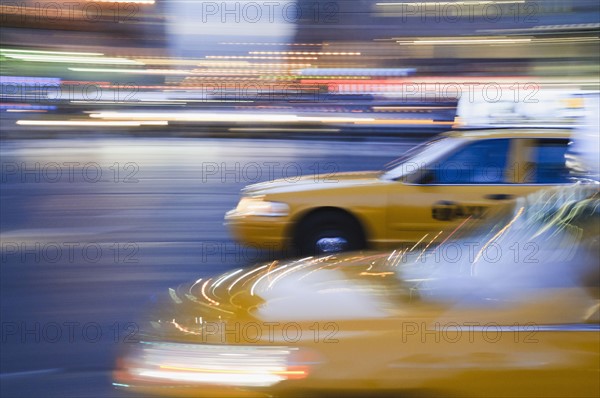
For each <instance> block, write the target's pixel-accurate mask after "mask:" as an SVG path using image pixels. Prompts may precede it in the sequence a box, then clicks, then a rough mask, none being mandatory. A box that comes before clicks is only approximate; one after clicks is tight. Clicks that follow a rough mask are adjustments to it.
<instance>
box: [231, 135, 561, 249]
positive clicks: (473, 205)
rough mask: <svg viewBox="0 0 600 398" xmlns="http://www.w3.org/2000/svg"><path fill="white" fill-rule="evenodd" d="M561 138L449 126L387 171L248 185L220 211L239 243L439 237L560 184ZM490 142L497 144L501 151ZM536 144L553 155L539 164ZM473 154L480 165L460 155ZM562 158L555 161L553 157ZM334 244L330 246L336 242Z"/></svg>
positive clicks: (367, 242) (388, 242) (376, 245)
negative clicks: (341, 237) (233, 203)
mask: <svg viewBox="0 0 600 398" xmlns="http://www.w3.org/2000/svg"><path fill="white" fill-rule="evenodd" d="M569 137H570V133H569V131H566V130H550V129H547V130H512V129H505V130H502V129H496V130H480V131H455V132H448V133H445V134H443V135H441V136H439V137H437V138H436V139H434V140H432V141H430V142H428V143H426V144H424V145H422V146H420V147H418V148H417V149H416V150H414V151H412V152H410V151H409V154H408V156H405V158H404V159H401V160H400V161H398V164H397V166H396V167H395V168H391V169H390V170H388V171H385V172H382V171H376V172H360V173H341V174H337V175H332V176H331V175H330V176H321V175H313V176H305V177H303V178H302V179H300V180H297V181H296V180H294V181H286V180H276V181H271V182H266V183H260V184H255V185H251V186H248V187H246V188H245V189H244V190H243V197H242V199H241V201H240V203H239V205H238V206H237V208H236V209H234V210H232V211H230V212H228V213H227V214H226V216H225V220H226V224H227V225H228V226H229V227H230V230H231V232H232V234H233V236H234V237H235V239H237V240H238V241H240V242H242V243H244V244H246V245H249V246H256V247H264V248H273V249H286V248H289V247H292V246H300V247H301V249H303V250H301V251H302V252H306V254H314V253H320V252H325V253H326V252H328V251H329V250H327V246H326V245H325V247H324V250H319V249H323V247H320V248H315V247H314V246H315V243H316V242H315V240H316V239H321V242H325V243H327V242H326V240H327V238H329V237H331V238H336V236H335V235H336V234H338V235H339V234H340V233H346V234H347V235H348V236H345V237H344V240H345V241H346V243H348V242H347V241H348V240H353V242H350V244H349V245H348V246H349V247H342V248H343V249H362V248H365V247H366V248H370V249H385V248H391V247H398V246H399V245H401V244H406V243H414V242H426V243H434V242H442V241H444V240H446V239H449V238H452V235H453V233H454V231H456V230H457V229H466V228H469V229H474V228H477V227H479V226H485V225H489V224H490V220H491V219H492V218H494V217H496V216H498V215H499V214H501V213H502V212H506V211H509V212H510V211H511V210H512V207H513V206H514V200H512V199H515V198H517V197H522V196H526V195H529V194H531V193H532V192H535V191H538V190H540V189H545V188H548V187H549V186H556V185H560V184H568V183H569V178H568V176H567V174H568V171H567V168H566V166H565V163H564V151H565V150H566V148H567V145H568V142H569ZM482 147H483V148H484V149H485V150H487V151H489V154H488V155H487V156H485V153H484V152H482V149H480V148H482ZM496 147H498V148H500V147H501V148H502V150H500V149H499V151H500V152H501V154H500V155H498V152H497V151H495V150H494V148H496ZM542 147H543V148H544V149H543V151H548V152H547V154H548V156H550V157H554V158H555V159H554V163H553V164H549V163H543V164H542V163H540V156H546V155H541V154H542V149H541V148H542ZM548 148H550V149H548ZM478 153H479V154H482V158H483V159H484V164H481V165H480V166H474V165H473V164H468V162H466V161H465V158H466V160H469V156H472V155H473V154H475V155H477V154H478ZM543 153H546V152H543ZM469 154H471V155H469ZM461 156H462V160H463V161H462V164H461V162H460V159H461ZM561 157H562V159H563V161H562V164H557V163H556V159H560V158H561ZM453 159H458V160H457V161H453ZM545 160H547V159H545ZM453 165H455V166H456V167H455V166H453ZM478 167H479V168H478ZM554 172H555V178H553V177H552V174H553V173H554ZM319 220H322V221H323V226H322V228H321V229H320V230H319ZM336 223H337V224H341V226H340V225H336ZM307 224H308V226H307ZM340 231H341V232H340ZM323 238H325V240H323ZM311 239H312V241H311V242H306V241H307V240H311ZM333 243H334V245H333V246H332V247H333V250H331V251H336V250H337V249H339V248H340V247H339V246H337V249H336V246H335V243H336V242H333ZM342 246H343V244H342ZM313 249H315V250H313Z"/></svg>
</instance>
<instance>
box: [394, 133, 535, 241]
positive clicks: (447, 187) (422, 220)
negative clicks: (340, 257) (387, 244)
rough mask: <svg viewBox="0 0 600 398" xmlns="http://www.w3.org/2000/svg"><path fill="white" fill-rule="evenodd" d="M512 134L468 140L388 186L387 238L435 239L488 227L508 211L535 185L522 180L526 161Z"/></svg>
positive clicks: (527, 173)
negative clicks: (411, 176)
mask: <svg viewBox="0 0 600 398" xmlns="http://www.w3.org/2000/svg"><path fill="white" fill-rule="evenodd" d="M522 144H523V143H521V142H519V140H518V139H514V138H490V139H484V140H476V141H473V140H469V141H467V143H466V144H465V145H462V146H461V147H459V148H457V149H455V150H454V151H453V152H452V153H450V154H447V155H445V156H444V157H443V158H442V159H440V160H438V161H436V162H434V163H432V164H428V165H426V166H425V167H426V170H420V171H419V174H420V176H419V179H417V180H415V181H412V182H400V181H398V182H397V183H398V185H396V186H393V187H392V188H391V191H390V197H389V200H390V206H389V212H390V213H389V215H388V233H389V237H390V241H392V242H422V243H423V244H424V245H426V244H428V243H430V242H440V241H443V240H444V239H447V238H451V237H458V236H460V235H462V234H464V232H465V231H467V230H469V231H473V230H478V229H480V228H482V227H486V228H487V227H489V228H488V231H489V230H490V229H491V227H492V225H490V224H494V223H495V222H496V220H498V219H505V218H506V216H510V215H512V212H513V210H514V205H515V201H514V199H515V198H516V197H517V196H520V195H526V194H528V193H530V192H532V191H534V190H535V189H540V187H538V186H537V185H536V184H529V185H528V184H523V183H522V181H520V180H522V179H523V178H525V176H526V175H531V173H532V172H530V171H529V169H528V168H531V167H532V165H531V164H523V162H522V161H521V156H522V154H521V152H523V151H522V150H520V149H522Z"/></svg>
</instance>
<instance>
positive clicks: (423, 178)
mask: <svg viewBox="0 0 600 398" xmlns="http://www.w3.org/2000/svg"><path fill="white" fill-rule="evenodd" d="M419 174H420V175H419V176H418V178H416V180H415V184H419V185H427V184H434V183H435V172H434V171H433V170H422V171H421V172H420V173H419Z"/></svg>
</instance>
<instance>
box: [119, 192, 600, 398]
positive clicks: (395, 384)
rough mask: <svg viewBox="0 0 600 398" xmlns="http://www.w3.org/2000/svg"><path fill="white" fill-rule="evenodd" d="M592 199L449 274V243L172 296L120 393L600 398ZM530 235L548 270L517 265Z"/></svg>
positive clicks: (270, 269)
mask: <svg viewBox="0 0 600 398" xmlns="http://www.w3.org/2000/svg"><path fill="white" fill-rule="evenodd" d="M568 188H569V189H570V188H571V187H568ZM594 188H595V190H596V194H592V196H591V197H589V198H587V199H583V200H579V201H575V202H573V201H571V200H570V199H568V198H570V197H571V196H570V194H571V193H573V192H572V191H574V190H577V189H578V188H576V189H573V190H572V191H567V192H564V193H565V195H564V197H563V198H562V199H559V201H560V200H562V201H563V204H559V205H558V206H553V205H551V204H550V205H549V204H548V202H549V201H547V200H546V199H544V198H543V197H538V198H537V199H536V200H534V201H533V202H532V205H530V206H528V208H527V209H526V210H524V211H517V212H516V215H517V216H519V217H520V218H519V220H520V223H518V222H515V221H514V219H515V217H514V215H513V217H512V218H511V217H509V218H507V219H505V220H504V221H503V223H504V227H503V228H502V230H503V231H504V232H505V233H504V234H503V235H501V236H495V238H494V242H495V244H496V245H497V246H498V248H501V249H502V250H503V251H504V254H505V256H504V257H502V258H501V259H498V260H497V259H493V258H487V257H486V256H485V255H484V256H479V255H478V256H476V257H475V258H470V256H468V255H465V256H462V257H461V258H460V259H458V261H452V262H449V261H444V260H443V256H442V260H441V261H438V257H437V256H436V251H437V250H438V249H439V248H443V247H444V245H448V243H446V244H442V245H440V246H438V248H436V249H435V250H433V252H432V251H431V250H430V251H429V252H428V254H427V255H423V252H421V250H413V251H409V252H405V251H393V252H384V253H362V254H356V253H345V254H334V255H328V256H321V257H310V258H305V259H301V260H296V261H292V260H289V261H287V262H281V263H279V262H277V261H275V262H273V263H268V264H264V265H260V266H256V267H252V268H244V269H236V270H230V271H228V272H226V273H224V274H221V275H217V276H214V277H209V278H203V279H200V280H197V281H195V282H192V283H189V284H186V285H182V286H180V287H179V288H177V289H170V291H169V294H168V295H166V297H165V302H164V303H163V305H162V306H160V307H159V308H158V310H157V311H155V312H153V313H152V314H151V316H150V317H149V321H150V322H148V323H147V324H145V325H144V326H146V325H147V328H144V329H146V331H145V332H144V333H143V334H141V335H140V336H141V337H142V341H140V342H139V343H138V344H131V345H130V347H129V350H128V351H127V352H126V353H124V354H123V356H122V359H121V360H120V361H119V368H118V369H117V370H116V371H115V385H117V386H119V387H121V388H124V389H126V390H129V391H134V392H139V393H141V394H142V396H147V395H162V396H190V397H192V396H193V397H200V396H209V397H222V396H264V397H266V396H271V397H272V396H283V397H296V396H302V397H306V396H346V395H348V396H357V395H356V394H359V395H358V396H426V397H431V396H446V397H466V396H470V397H481V396H494V397H567V396H568V397H593V396H598V393H599V391H600V377H598V376H599V374H600V291H599V288H600V286H599V285H598V282H599V279H598V278H599V271H598V244H599V242H598V236H599V234H600V231H599V230H598V228H599V226H600V224H599V222H598V221H599V219H600V211H599V207H598V206H599V204H600V203H599V200H600V199H599V197H598V195H597V186H596V187H594ZM557 192H558V191H557ZM592 192H593V191H592ZM594 195H595V196H594ZM563 199H566V200H563ZM540 208H544V209H546V210H545V211H543V212H540V211H539V210H540ZM523 237H526V238H527V240H528V241H529V242H530V243H531V244H534V245H537V247H538V249H539V250H538V252H537V253H536V256H535V258H534V259H533V260H535V261H528V259H526V258H523V257H520V258H519V259H517V258H516V257H514V256H513V254H514V253H512V252H511V248H512V247H513V246H512V245H513V242H514V241H515V240H518V239H521V240H522V238H523ZM452 245H454V243H452ZM565 248H569V250H567V251H565V250H564V249H565ZM573 250H574V251H573ZM442 253H443V252H442ZM486 258H487V259H486ZM530 260H531V259H530ZM465 271H466V272H465ZM352 394H354V395H352ZM384 394H389V395H384Z"/></svg>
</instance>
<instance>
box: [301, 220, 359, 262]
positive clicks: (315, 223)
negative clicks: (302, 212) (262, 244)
mask: <svg viewBox="0 0 600 398" xmlns="http://www.w3.org/2000/svg"><path fill="white" fill-rule="evenodd" d="M294 241H295V242H294V243H295V247H296V249H297V251H298V253H299V254H300V255H303V256H308V255H311V256H312V255H319V254H331V253H339V252H345V251H354V250H361V249H364V248H365V247H366V241H365V237H364V233H363V230H362V227H361V226H360V224H359V223H358V221H357V220H356V219H354V218H353V217H352V216H351V215H349V214H346V213H342V212H337V211H321V212H316V213H313V214H311V215H309V216H308V217H307V218H305V219H304V220H303V221H301V222H300V224H299V225H298V228H297V232H296V234H295V239H294Z"/></svg>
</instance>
